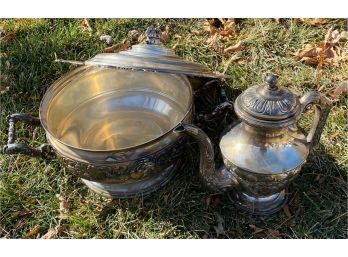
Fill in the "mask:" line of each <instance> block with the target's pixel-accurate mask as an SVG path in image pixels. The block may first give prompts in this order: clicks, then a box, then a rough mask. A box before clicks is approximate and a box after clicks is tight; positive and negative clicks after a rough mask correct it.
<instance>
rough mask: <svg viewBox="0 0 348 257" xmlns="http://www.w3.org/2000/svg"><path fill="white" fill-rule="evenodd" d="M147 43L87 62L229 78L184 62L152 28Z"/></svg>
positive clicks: (106, 54)
mask: <svg viewBox="0 0 348 257" xmlns="http://www.w3.org/2000/svg"><path fill="white" fill-rule="evenodd" d="M146 36H147V40H146V43H145V44H139V45H134V46H132V48H131V49H130V50H127V51H122V52H119V53H102V54H98V55H96V56H95V57H93V58H92V59H90V60H88V61H86V62H85V64H86V65H96V66H111V67H115V68H122V69H131V70H142V71H152V72H163V73H171V74H182V75H188V76H193V77H206V78H217V79H223V78H226V76H225V75H223V74H218V73H214V72H212V71H210V70H209V69H208V68H207V67H205V66H204V65H201V64H197V63H194V62H190V61H187V60H184V59H183V58H181V57H179V56H177V55H175V53H174V51H173V50H171V49H168V48H165V47H163V46H161V45H159V44H160V31H159V30H157V29H155V28H153V27H152V26H150V27H149V28H148V29H147V30H146Z"/></svg>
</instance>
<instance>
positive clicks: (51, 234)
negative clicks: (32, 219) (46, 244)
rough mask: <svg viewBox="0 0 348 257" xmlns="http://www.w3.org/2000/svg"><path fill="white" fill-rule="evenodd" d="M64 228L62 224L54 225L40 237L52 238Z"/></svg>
mask: <svg viewBox="0 0 348 257" xmlns="http://www.w3.org/2000/svg"><path fill="white" fill-rule="evenodd" d="M63 230H64V227H62V226H56V227H55V228H51V229H49V230H48V231H47V232H46V234H44V235H43V236H42V237H41V239H52V238H54V237H55V236H56V235H58V234H59V233H61V232H62V231H63Z"/></svg>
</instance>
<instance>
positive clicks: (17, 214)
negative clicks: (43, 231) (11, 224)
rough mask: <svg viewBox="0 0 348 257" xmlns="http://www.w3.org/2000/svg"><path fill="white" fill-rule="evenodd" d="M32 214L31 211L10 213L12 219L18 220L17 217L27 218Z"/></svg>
mask: <svg viewBox="0 0 348 257" xmlns="http://www.w3.org/2000/svg"><path fill="white" fill-rule="evenodd" d="M30 214H33V211H31V210H22V211H15V212H12V213H11V216H12V217H13V218H18V217H23V216H27V215H30Z"/></svg>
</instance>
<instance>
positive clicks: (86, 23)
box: [80, 18, 93, 31]
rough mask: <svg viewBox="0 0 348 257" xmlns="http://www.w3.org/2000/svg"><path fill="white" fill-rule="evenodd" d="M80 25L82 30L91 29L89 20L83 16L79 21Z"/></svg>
mask: <svg viewBox="0 0 348 257" xmlns="http://www.w3.org/2000/svg"><path fill="white" fill-rule="evenodd" d="M80 25H81V27H82V28H83V29H84V30H88V31H92V30H93V29H92V27H91V25H90V24H89V21H88V19H86V18H84V19H83V20H82V21H81V23H80Z"/></svg>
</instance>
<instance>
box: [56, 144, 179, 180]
mask: <svg viewBox="0 0 348 257" xmlns="http://www.w3.org/2000/svg"><path fill="white" fill-rule="evenodd" d="M182 142H183V139H182V138H181V139H179V140H178V141H177V142H176V143H174V144H172V145H169V146H168V147H166V148H163V149H161V150H160V151H158V152H156V153H153V154H150V155H149V156H147V157H143V158H141V159H137V160H134V161H127V160H126V161H124V159H123V158H122V161H117V160H115V159H114V158H112V159H111V157H108V158H109V159H108V161H107V162H102V163H93V162H89V163H87V162H81V161H77V160H72V159H69V158H67V157H66V156H63V155H62V154H60V153H58V152H57V156H58V158H59V159H60V160H61V163H62V164H63V165H64V166H65V167H67V168H68V169H69V170H70V171H72V172H74V173H75V174H76V175H78V176H80V177H82V178H84V179H87V180H91V181H99V182H107V183H125V182H133V181H137V180H140V179H143V178H145V177H149V176H151V175H154V174H155V173H157V172H161V171H162V170H164V169H166V168H167V167H169V166H171V165H172V164H174V163H175V162H176V161H177V160H178V158H180V156H181V154H182V150H183V144H182ZM112 160H114V161H112Z"/></svg>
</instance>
